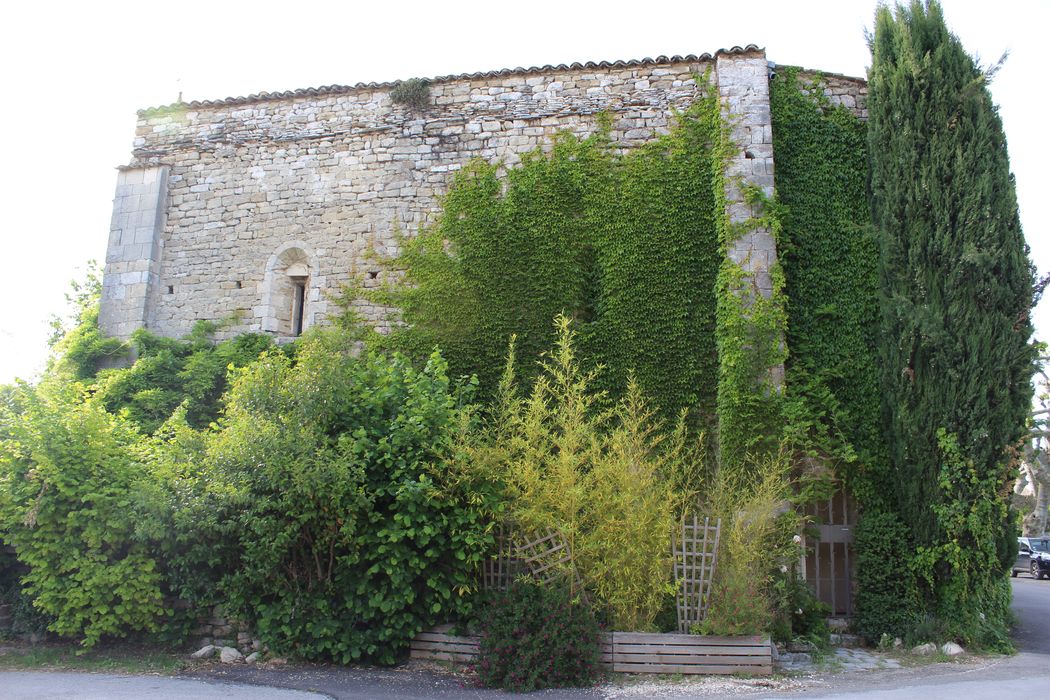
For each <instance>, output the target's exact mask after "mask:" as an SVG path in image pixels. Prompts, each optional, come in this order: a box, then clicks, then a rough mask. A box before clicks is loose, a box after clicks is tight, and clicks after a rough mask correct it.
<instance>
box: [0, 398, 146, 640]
mask: <svg viewBox="0 0 1050 700" xmlns="http://www.w3.org/2000/svg"><path fill="white" fill-rule="evenodd" d="M16 403H17V404H18V408H17V412H15V411H12V410H4V411H0V424H2V425H0V435H3V436H4V438H5V439H4V440H3V441H2V442H0V537H2V538H3V540H5V541H6V542H8V543H10V544H11V545H13V546H14V547H15V549H16V550H17V553H18V558H19V560H20V561H21V562H22V563H23V564H25V565H26V566H27V567H29V571H28V573H26V574H25V576H24V577H23V582H24V584H25V586H26V589H25V593H26V594H28V595H29V596H31V597H32V598H33V604H34V605H35V606H36V607H37V608H39V609H40V610H42V611H43V612H45V613H47V614H48V615H51V616H53V617H54V621H53V622H52V623H51V624H50V625H49V628H50V629H51V630H52V631H53V632H56V633H58V634H61V635H66V636H80V637H81V638H82V643H83V644H84V646H86V647H91V646H93V645H94V644H96V643H97V642H98V641H99V639H101V638H102V636H103V635H118V636H120V635H124V634H126V633H127V632H129V631H132V630H153V629H156V628H157V625H158V618H159V617H160V616H161V614H162V613H163V607H162V598H163V595H162V590H161V583H162V582H161V576H160V572H159V567H158V566H157V561H156V558H155V556H154V551H153V549H152V547H151V541H152V540H153V538H155V537H156V536H157V535H158V532H157V527H156V526H157V521H156V519H155V518H154V517H152V512H153V510H154V503H153V501H154V499H155V498H156V493H155V491H154V490H153V489H152V488H151V484H150V481H151V475H150V473H149V471H148V469H147V467H146V465H145V463H144V462H143V460H142V459H141V458H140V455H139V453H138V445H137V441H138V439H139V434H138V432H137V431H136V430H134V428H132V427H131V426H130V425H129V424H127V423H126V422H125V421H123V420H121V419H120V418H119V417H115V416H112V415H110V414H109V413H107V412H106V411H105V410H104V409H103V407H102V406H101V405H100V404H99V403H98V402H97V401H95V400H92V399H90V398H88V399H85V398H84V396H83V395H82V393H81V389H80V387H79V385H77V384H57V383H53V382H52V383H45V384H44V385H42V386H41V387H39V388H38V389H36V390H34V389H31V388H29V387H23V388H22V391H21V394H20V396H19V397H18V399H17V400H16Z"/></svg>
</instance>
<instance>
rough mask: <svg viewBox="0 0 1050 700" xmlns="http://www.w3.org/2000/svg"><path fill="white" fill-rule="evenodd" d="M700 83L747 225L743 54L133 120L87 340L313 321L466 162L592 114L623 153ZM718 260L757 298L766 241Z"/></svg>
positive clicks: (755, 116) (374, 271)
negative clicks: (716, 113) (709, 96)
mask: <svg viewBox="0 0 1050 700" xmlns="http://www.w3.org/2000/svg"><path fill="white" fill-rule="evenodd" d="M705 75H706V76H708V79H709V80H711V81H712V82H713V83H714V84H715V85H716V86H717V89H718V92H719V94H720V97H721V98H722V102H723V105H724V110H725V114H726V118H727V122H728V123H729V124H730V125H731V129H732V140H733V142H734V143H735V145H736V149H737V151H736V155H735V156H734V158H733V159H732V161H731V163H730V164H729V174H730V175H731V176H733V177H729V178H727V183H729V184H728V185H727V195H728V202H729V204H728V206H729V207H730V216H731V218H734V219H741V218H747V217H748V216H749V211H748V209H747V205H746V204H745V203H744V202H743V201H742V199H741V197H740V194H739V184H740V182H741V181H748V182H751V183H754V184H756V185H758V186H760V187H762V188H763V189H764V190H765V191H766V192H767V193H772V189H773V168H774V163H775V158H774V153H773V139H772V126H771V123H770V108H769V80H770V79H771V78H773V76H774V75H775V65H774V64H772V63H770V62H769V61H768V60H767V58H766V55H765V52H764V51H763V50H762V49H759V48H758V47H755V46H747V47H744V48H740V47H734V48H732V49H723V50H720V51H717V52H716V53H715V54H713V55H712V54H703V55H700V56H693V55H690V56H684V57H682V56H674V57H671V58H667V57H663V56H661V57H658V58H656V59H642V60H634V61H616V62H613V63H609V62H604V61H603V62H601V63H585V64H578V63H574V64H572V65H568V66H567V65H559V66H549V65H548V66H543V67H535V68H515V69H508V70H499V71H491V72H484V73H472V74H465V75H455V76H443V77H439V78H434V79H432V80H430V81H429V82H430V85H429V94H428V95H426V98H427V101H428V102H427V104H425V105H423V106H422V107H413V106H406V105H404V104H399V103H398V102H397V101H395V100H394V99H392V95H391V93H392V91H393V90H394V88H395V87H396V86H397V84H396V83H383V84H375V83H370V84H358V85H355V86H327V87H320V88H312V89H305V90H295V91H292V92H282V93H261V94H258V95H251V96H248V97H233V98H227V99H222V100H215V101H203V102H190V103H178V104H174V105H169V106H166V107H159V108H153V109H146V110H142V111H141V112H139V115H138V125H137V128H136V134H135V140H134V146H133V150H132V156H131V160H130V161H129V163H128V164H127V165H124V166H121V167H120V169H119V174H118V177H117V187H116V196H115V199H114V205H113V219H112V225H111V228H110V237H109V245H108V250H107V254H106V265H105V275H104V282H103V296H102V306H101V314H100V324H101V327H102V330H103V332H105V333H106V334H108V335H112V336H118V337H127V336H129V335H130V334H131V332H132V331H134V330H135V329H137V328H148V329H150V330H151V331H153V332H154V333H157V334H160V335H164V336H181V335H184V334H186V333H188V332H189V331H190V329H191V328H192V326H193V324H194V323H195V322H196V321H198V320H202V319H204V320H211V321H218V322H221V330H220V331H219V334H220V337H229V336H233V335H236V334H239V333H242V332H245V331H256V332H265V333H270V334H273V335H274V336H276V337H277V338H288V337H293V336H295V335H298V334H299V333H300V332H302V331H303V330H304V329H306V328H308V327H310V326H313V325H316V324H321V323H324V321H325V318H326V316H327V314H328V313H329V311H330V309H331V307H332V299H333V296H334V295H336V294H338V293H339V291H340V290H341V288H342V287H343V286H344V285H346V284H347V283H349V282H350V281H351V280H352V279H353V280H355V281H358V280H359V281H360V282H363V284H364V285H365V286H369V285H378V284H381V283H382V279H383V276H384V274H385V272H384V270H383V269H381V267H380V266H379V265H378V264H377V263H376V262H375V260H376V256H375V255H372V254H369V251H370V250H375V251H377V252H379V253H380V254H387V255H389V254H392V253H396V252H397V251H396V246H397V240H398V235H399V233H404V234H408V235H411V233H412V232H413V231H415V230H417V228H418V227H419V226H420V225H421V224H425V223H426V222H427V221H429V220H430V219H431V218H432V217H433V216H434V214H435V213H436V212H437V211H438V197H439V196H440V195H441V194H442V192H443V191H445V189H446V188H447V186H448V184H449V182H450V179H451V176H452V174H453V173H454V171H456V170H457V169H459V168H461V167H462V166H463V165H464V164H465V163H467V162H468V161H469V160H470V159H472V158H484V159H486V160H488V161H491V162H496V161H502V162H503V163H505V164H507V165H513V164H514V163H515V162H517V161H518V160H519V159H520V156H521V154H522V153H524V152H526V151H529V150H531V149H534V148H537V147H544V146H546V145H549V143H550V139H551V137H552V136H553V135H554V134H555V133H557V132H559V131H563V130H569V131H571V132H573V133H575V134H577V135H580V136H585V135H587V134H589V133H591V132H592V131H593V130H594V129H595V128H596V121H597V115H598V114H599V113H602V112H605V113H607V114H609V115H611V117H612V132H611V137H612V139H613V142H614V143H615V144H616V146H617V147H619V148H623V149H629V148H631V147H634V146H636V145H638V144H641V143H644V142H645V141H646V140H647V139H650V138H652V137H653V136H654V135H655V134H659V133H661V132H664V131H666V130H667V128H668V123H669V120H671V119H672V118H673V113H674V112H675V111H680V110H683V109H685V108H687V107H688V106H689V105H690V104H691V102H692V101H693V100H695V99H696V98H697V97H698V95H699V94H700V90H701V89H703V86H698V84H697V78H698V76H705ZM812 75H816V73H815V72H814V73H812ZM773 79H775V78H773ZM821 80H822V82H823V85H824V88H825V93H826V94H827V95H828V96H829V97H830V99H831V101H832V102H834V103H838V104H843V105H845V106H847V107H849V108H850V109H852V110H854V111H855V112H856V113H857V114H858V115H859V116H861V117H862V118H863V117H865V116H866V112H865V96H866V92H867V88H866V85H865V82H864V81H863V80H861V79H859V78H847V77H844V76H837V75H828V74H824V75H822V76H821ZM701 81H703V78H702V77H701ZM729 254H730V256H731V257H733V259H734V260H736V261H737V262H739V263H741V264H742V265H744V266H745V269H746V270H747V271H748V272H749V273H750V274H752V275H753V276H754V279H755V282H756V285H757V288H758V289H760V290H761V291H763V292H764V293H768V290H769V276H768V269H769V266H770V265H771V264H772V262H773V261H774V260H775V259H776V250H775V245H774V242H773V240H772V237H771V236H770V235H769V234H768V232H765V231H762V230H756V231H753V232H751V233H750V234H748V235H746V236H744V237H743V238H741V239H740V240H739V241H737V243H736V244H735V248H734V249H733V250H731V251H729ZM359 303H360V304H361V307H360V311H361V312H362V315H363V316H364V317H365V318H366V319H367V320H369V321H370V322H372V323H373V324H376V325H379V326H382V325H383V324H384V323H385V320H384V318H385V317H384V310H383V309H382V308H377V307H372V306H369V305H368V304H367V303H366V302H359Z"/></svg>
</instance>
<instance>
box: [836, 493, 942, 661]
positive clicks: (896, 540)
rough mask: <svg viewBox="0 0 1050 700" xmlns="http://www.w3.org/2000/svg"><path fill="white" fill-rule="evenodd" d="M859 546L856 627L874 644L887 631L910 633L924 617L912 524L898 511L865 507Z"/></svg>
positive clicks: (890, 633)
mask: <svg viewBox="0 0 1050 700" xmlns="http://www.w3.org/2000/svg"><path fill="white" fill-rule="evenodd" d="M854 547H855V549H856V552H857V563H856V577H857V604H856V610H855V611H854V617H853V629H854V630H856V632H857V633H858V634H860V635H861V636H863V637H864V638H865V639H866V640H867V641H868V642H869V643H870V644H875V643H877V642H878V641H879V639H881V638H882V635H884V634H885V635H888V636H889V637H891V638H893V637H901V638H904V637H906V636H907V635H908V633H909V632H910V631H911V629H912V628H913V627H914V626H915V625H916V624H917V623H918V621H919V615H918V591H917V588H916V583H915V576H914V574H913V573H912V568H911V561H912V559H913V557H914V551H913V550H912V547H911V538H910V535H909V533H908V528H907V527H906V526H905V525H904V523H902V522H901V520H900V518H899V517H898V516H897V515H896V514H894V513H887V512H879V511H869V512H866V513H864V514H863V515H862V517H861V519H860V522H859V523H858V524H857V528H856V530H855V532H854ZM923 641H929V640H923Z"/></svg>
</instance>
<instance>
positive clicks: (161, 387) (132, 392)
mask: <svg viewBox="0 0 1050 700" xmlns="http://www.w3.org/2000/svg"><path fill="white" fill-rule="evenodd" d="M214 332H215V326H214V324H211V323H205V322H199V323H198V324H197V325H196V326H195V327H194V329H193V332H192V333H191V334H190V335H189V336H188V337H187V338H185V339H182V340H176V339H173V338H161V337H158V336H155V335H153V334H151V333H149V332H148V331H146V330H143V329H139V330H137V331H135V333H134V334H133V335H132V340H131V342H132V345H133V346H134V347H135V350H136V354H137V356H138V359H137V360H136V361H135V363H134V364H133V365H131V366H130V367H126V368H120V369H109V370H103V371H101V372H100V373H99V374H98V377H97V387H98V389H97V391H98V397H99V400H101V401H102V402H103V403H104V404H105V406H106V408H107V409H108V410H109V411H110V412H111V413H117V412H119V411H122V410H124V411H127V417H128V418H129V419H130V420H131V421H132V422H133V423H135V424H136V425H138V426H139V428H140V429H141V430H142V431H143V432H144V433H149V434H152V433H153V432H154V431H155V430H157V429H158V428H159V427H160V426H161V425H162V424H163V423H164V421H166V420H167V419H168V418H169V417H170V416H171V415H172V413H173V412H174V411H175V409H176V408H177V407H178V406H179V405H180V404H182V403H183V402H185V403H186V413H185V420H186V421H187V422H188V423H189V424H190V425H192V426H193V427H197V428H203V427H205V426H207V425H208V424H209V423H210V422H211V421H213V420H215V418H216V417H217V416H218V414H219V410H220V399H221V397H222V395H223V393H224V392H225V391H226V388H227V371H228V369H229V368H230V367H243V366H245V365H247V364H248V363H249V362H252V361H253V360H255V359H256V358H257V357H258V356H259V354H260V353H261V352H263V351H264V350H266V349H267V348H269V347H270V346H271V345H272V344H273V341H272V340H271V339H270V338H269V336H265V335H260V334H255V333H245V334H242V335H239V336H237V337H235V338H233V339H231V340H227V341H224V342H222V343H218V344H215V343H213V342H212V340H211V337H212V334H213V333H214Z"/></svg>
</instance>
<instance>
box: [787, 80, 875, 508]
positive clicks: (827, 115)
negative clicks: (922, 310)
mask: <svg viewBox="0 0 1050 700" xmlns="http://www.w3.org/2000/svg"><path fill="white" fill-rule="evenodd" d="M770 90H771V92H770V103H771V108H772V118H773V141H774V148H775V151H776V163H777V169H776V188H777V201H778V208H779V213H780V222H781V227H782V228H781V235H780V239H779V245H780V259H781V263H782V265H783V267H784V272H785V277H786V296H787V314H788V326H787V345H788V348H789V355H788V360H787V363H786V368H785V369H786V377H787V385H788V387H789V391H790V394H791V397H792V401H791V409H790V410H791V411H792V416H791V418H792V423H793V429H795V430H796V431H799V432H800V433H801V434H802V435H803V436H804V437H805V438H806V439H807V440H808V441H809V442H811V444H812V445H813V447H814V449H816V450H818V451H819V452H821V453H822V456H824V457H830V458H831V459H832V460H833V461H834V462H835V465H836V472H837V473H838V475H839V476H842V477H844V478H845V479H846V481H847V483H848V485H849V487H850V488H851V489H852V490H853V491H854V492H855V495H856V496H857V497H858V498H859V499H860V500H861V501H863V502H871V501H872V500H874V499H876V498H879V497H880V494H881V493H882V491H881V490H880V489H875V488H872V483H871V479H872V475H873V474H874V473H876V472H877V471H878V469H877V468H876V467H875V465H878V464H881V463H882V462H883V461H884V459H885V456H884V453H885V448H884V446H883V443H882V438H881V435H880V425H879V420H880V413H879V411H880V407H879V406H880V403H879V401H880V399H879V372H878V367H877V364H876V360H875V342H876V336H877V333H878V323H879V293H878V288H879V287H878V261H879V249H878V242H877V240H876V239H875V235H874V231H873V229H872V227H871V223H870V221H871V218H870V203H869V199H868V188H867V177H868V149H867V127H866V124H865V122H864V121H862V120H861V119H859V118H858V117H857V116H856V114H855V112H854V111H853V110H851V109H849V108H848V107H847V106H845V105H843V104H841V103H840V104H838V105H834V104H832V103H831V101H830V99H829V97H828V96H826V95H825V92H824V91H825V85H824V82H823V80H822V78H821V76H819V75H817V76H804V75H802V74H801V71H800V69H798V68H791V67H785V66H780V67H778V70H777V77H776V79H774V80H773V81H772V82H771V84H770Z"/></svg>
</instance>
